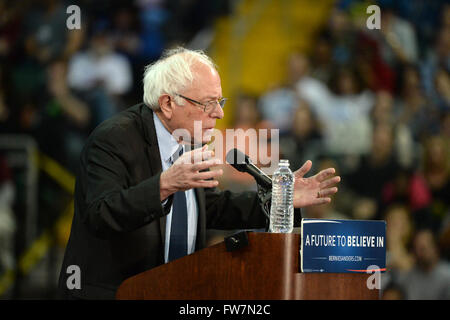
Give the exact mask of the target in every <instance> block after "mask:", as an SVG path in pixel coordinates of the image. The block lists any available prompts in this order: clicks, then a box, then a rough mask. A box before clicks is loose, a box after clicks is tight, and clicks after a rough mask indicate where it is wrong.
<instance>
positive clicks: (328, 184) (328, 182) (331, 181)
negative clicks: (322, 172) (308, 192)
mask: <svg viewBox="0 0 450 320" xmlns="http://www.w3.org/2000/svg"><path fill="white" fill-rule="evenodd" d="M340 181H341V177H339V176H336V177H333V178H330V179H327V180H325V181H323V182H321V183H320V185H319V188H320V189H325V188H328V187H331V186H332V185H334V184H336V183H339V182H340Z"/></svg>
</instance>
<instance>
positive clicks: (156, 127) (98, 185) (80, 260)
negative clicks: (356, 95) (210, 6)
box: [59, 48, 340, 299]
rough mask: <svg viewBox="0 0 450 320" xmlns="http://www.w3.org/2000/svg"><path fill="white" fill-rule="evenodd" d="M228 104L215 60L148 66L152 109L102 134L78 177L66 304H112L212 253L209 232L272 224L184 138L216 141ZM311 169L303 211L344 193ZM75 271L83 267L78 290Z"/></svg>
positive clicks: (141, 109)
mask: <svg viewBox="0 0 450 320" xmlns="http://www.w3.org/2000/svg"><path fill="white" fill-rule="evenodd" d="M224 103H225V99H224V98H223V97H222V88H221V83H220V77H219V74H218V72H217V70H216V68H215V67H214V64H213V62H212V61H211V60H210V59H209V57H207V56H206V55H205V54H204V53H202V52H199V51H191V50H188V49H184V48H177V49H173V50H169V51H167V52H166V53H165V54H164V55H163V57H162V58H161V59H160V60H158V61H157V62H155V63H154V64H152V65H150V66H148V67H147V68H146V70H145V75H144V103H141V104H138V105H136V106H133V107H131V108H129V109H127V110H125V111H123V112H121V113H119V114H118V115H116V116H115V117H113V118H111V119H109V120H106V121H105V122H103V123H102V124H100V125H99V126H98V127H97V128H96V129H95V130H94V132H93V133H92V134H91V136H90V137H89V139H88V140H87V142H86V145H85V147H84V149H83V152H82V155H81V159H80V167H79V171H78V175H77V180H76V187H75V214H74V218H73V222H72V230H71V234H70V239H69V243H68V245H67V248H66V253H65V257H64V262H63V265H62V270H61V274H60V280H59V289H60V291H61V294H62V295H63V297H65V298H88V299H92V298H94V299H95V298H99V299H112V298H114V295H115V291H116V290H117V288H118V286H119V285H120V283H121V282H122V281H123V280H125V279H126V278H128V277H130V276H132V275H135V274H137V273H140V272H143V271H145V270H148V269H150V268H153V267H156V266H158V265H161V264H163V263H167V262H170V261H172V260H174V259H178V258H181V257H182V256H184V255H186V254H191V253H193V252H194V251H196V250H200V249H202V248H204V247H205V245H206V236H205V235H206V229H207V228H215V229H246V228H263V227H265V226H266V218H265V215H264V214H263V212H262V209H261V207H260V205H259V202H258V197H257V195H256V193H255V192H242V193H233V192H230V191H220V190H218V189H217V188H216V187H217V185H218V182H217V180H215V179H216V178H217V177H219V176H220V175H221V174H222V170H209V168H210V167H213V166H215V165H216V164H217V162H216V160H214V159H213V154H212V152H210V151H208V150H207V149H206V148H205V147H199V148H197V149H193V150H188V148H187V146H186V140H185V139H184V140H180V139H176V137H177V135H175V132H176V131H180V130H182V131H184V132H185V133H187V135H188V136H190V137H191V140H190V141H187V142H188V144H194V145H202V144H205V143H206V142H208V141H209V134H208V133H209V132H210V131H211V130H212V129H213V128H214V126H215V124H216V120H217V119H221V118H222V117H223V116H224V113H223V107H224ZM194 121H200V123H201V130H200V131H201V133H202V134H201V135H200V136H196V135H195V134H194ZM311 165H312V164H311V162H310V161H307V162H306V163H305V164H304V165H303V166H302V168H300V169H299V170H297V171H296V172H295V174H296V182H295V196H294V207H295V208H300V207H304V206H308V205H314V204H321V203H327V202H329V201H331V199H330V198H329V196H330V195H332V194H334V193H335V192H337V188H336V187H332V185H334V184H335V183H337V182H339V179H340V178H339V177H337V176H335V177H332V176H333V174H334V169H332V168H330V169H326V170H323V171H321V172H320V173H318V174H317V175H315V176H313V177H310V178H303V176H304V175H305V174H306V172H308V171H309V169H310V168H311ZM70 266H76V267H78V268H79V271H80V279H78V280H79V283H78V284H79V285H77V283H76V280H77V279H73V277H71V273H72V271H70V270H73V269H71V268H69V267H70ZM68 268H69V271H68ZM72 268H73V267H72ZM72 280H73V281H75V283H71V281H72Z"/></svg>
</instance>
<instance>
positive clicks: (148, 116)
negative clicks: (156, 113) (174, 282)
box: [141, 104, 166, 248]
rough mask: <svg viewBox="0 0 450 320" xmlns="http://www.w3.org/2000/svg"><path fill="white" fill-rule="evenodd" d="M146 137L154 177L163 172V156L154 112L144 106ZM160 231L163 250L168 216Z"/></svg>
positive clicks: (163, 220) (142, 112) (162, 220)
mask: <svg viewBox="0 0 450 320" xmlns="http://www.w3.org/2000/svg"><path fill="white" fill-rule="evenodd" d="M141 115H142V122H143V128H144V136H145V140H146V141H147V143H148V144H147V147H146V152H147V156H148V158H149V160H150V170H151V172H152V175H156V174H158V173H160V172H162V164H161V156H160V153H159V146H158V138H157V136H156V130H155V123H154V122H153V111H152V110H151V109H150V108H149V107H147V106H146V105H145V104H142V109H141ZM159 230H160V234H161V243H162V244H163V248H164V246H165V242H166V216H163V217H161V218H159Z"/></svg>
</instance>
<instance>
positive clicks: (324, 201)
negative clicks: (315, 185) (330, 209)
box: [312, 198, 331, 205]
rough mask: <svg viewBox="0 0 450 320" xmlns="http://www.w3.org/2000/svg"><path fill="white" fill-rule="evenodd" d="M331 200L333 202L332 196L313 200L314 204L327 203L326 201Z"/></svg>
mask: <svg viewBox="0 0 450 320" xmlns="http://www.w3.org/2000/svg"><path fill="white" fill-rule="evenodd" d="M330 202H331V198H316V199H314V200H313V204H312V205H319V204H326V203H330Z"/></svg>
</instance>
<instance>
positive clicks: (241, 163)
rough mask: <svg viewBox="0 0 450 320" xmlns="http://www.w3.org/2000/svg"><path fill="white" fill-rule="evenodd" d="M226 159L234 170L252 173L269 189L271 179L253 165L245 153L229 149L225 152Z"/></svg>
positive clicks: (270, 187) (259, 182) (257, 180)
mask: <svg viewBox="0 0 450 320" xmlns="http://www.w3.org/2000/svg"><path fill="white" fill-rule="evenodd" d="M226 161H227V162H228V163H229V164H230V165H232V166H233V167H234V168H235V169H236V170H238V171H240V172H247V173H248V174H250V175H252V176H253V178H255V180H256V182H257V183H258V184H260V185H261V186H262V187H264V188H266V189H269V190H271V189H272V179H271V178H270V177H269V176H268V175H266V174H265V173H264V172H262V171H261V170H260V169H259V168H258V167H257V166H255V165H254V164H253V162H252V161H251V160H250V158H249V157H248V156H247V155H246V154H245V153H242V152H241V151H239V150H238V149H231V150H230V151H228V153H227V156H226Z"/></svg>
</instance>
